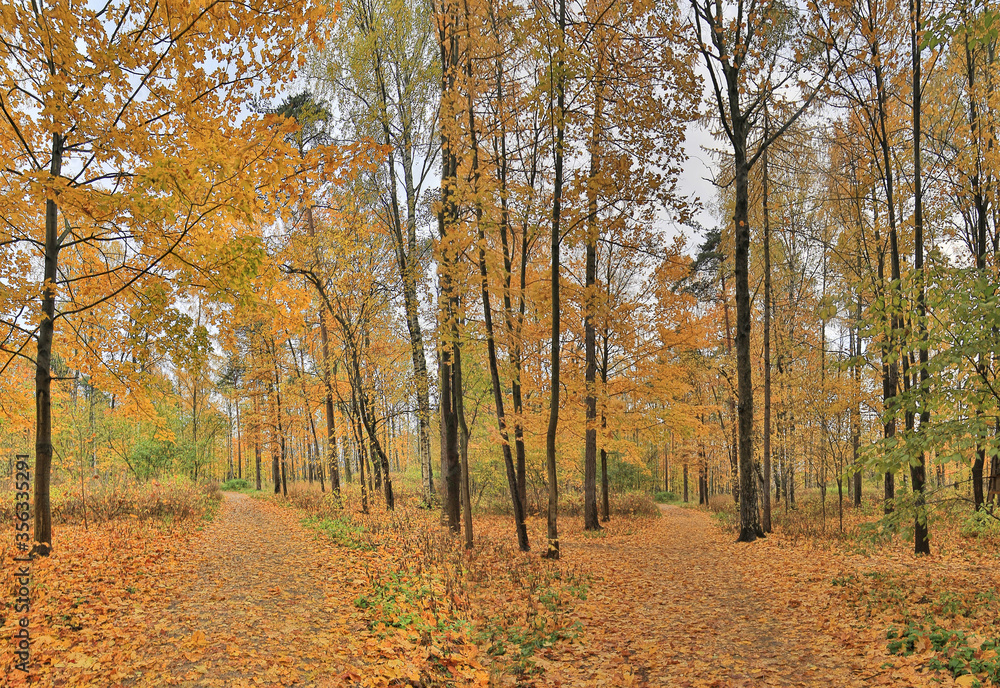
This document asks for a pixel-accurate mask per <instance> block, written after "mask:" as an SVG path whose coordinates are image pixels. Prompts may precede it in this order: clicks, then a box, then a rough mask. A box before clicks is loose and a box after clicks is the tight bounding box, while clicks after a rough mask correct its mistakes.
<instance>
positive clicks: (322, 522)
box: [302, 514, 371, 550]
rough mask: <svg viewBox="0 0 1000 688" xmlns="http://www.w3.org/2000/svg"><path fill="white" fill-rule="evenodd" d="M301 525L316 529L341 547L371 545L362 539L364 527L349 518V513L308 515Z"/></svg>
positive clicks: (363, 547)
mask: <svg viewBox="0 0 1000 688" xmlns="http://www.w3.org/2000/svg"><path fill="white" fill-rule="evenodd" d="M302 525H304V526H306V527H307V528H313V529H314V530H318V531H320V532H321V533H323V534H324V535H326V536H327V537H329V538H330V539H331V540H333V541H334V542H336V543H337V544H338V545H340V546H341V547H346V548H348V549H359V550H370V549H371V546H370V545H369V543H368V542H367V541H365V540H364V539H363V537H362V536H363V535H364V532H365V529H364V528H363V527H362V526H360V525H357V524H356V523H354V522H353V521H352V520H351V517H350V515H349V514H340V515H339V516H334V517H328V516H327V517H324V516H308V517H306V518H304V519H303V520H302Z"/></svg>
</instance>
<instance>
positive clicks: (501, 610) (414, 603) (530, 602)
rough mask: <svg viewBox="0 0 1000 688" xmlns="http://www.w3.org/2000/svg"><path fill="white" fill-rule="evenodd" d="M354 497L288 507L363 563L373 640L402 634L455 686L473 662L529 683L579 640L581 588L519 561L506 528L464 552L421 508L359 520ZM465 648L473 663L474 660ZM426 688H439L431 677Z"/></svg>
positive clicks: (304, 498) (412, 503)
mask: <svg viewBox="0 0 1000 688" xmlns="http://www.w3.org/2000/svg"><path fill="white" fill-rule="evenodd" d="M353 487H354V486H347V487H345V489H344V491H343V495H342V501H343V503H344V504H346V508H341V507H340V502H338V501H337V500H336V498H335V497H333V496H332V495H330V494H329V493H328V494H327V495H323V494H322V493H320V492H319V491H318V490H315V489H313V490H309V489H308V488H307V487H303V488H301V489H296V490H294V491H293V490H292V489H291V488H290V489H289V500H288V501H289V502H291V503H292V504H293V505H295V506H296V507H298V508H300V509H302V510H303V511H305V513H306V515H307V516H306V523H307V525H309V526H311V527H314V528H316V529H317V530H320V531H321V532H323V533H324V534H326V535H327V536H329V537H330V538H331V539H333V540H334V541H335V542H337V543H338V544H340V545H341V546H343V547H345V548H348V549H351V550H355V551H358V552H361V553H364V556H363V557H362V558H361V559H360V560H359V561H360V566H362V567H363V570H364V576H365V578H366V579H367V583H368V585H367V589H366V591H365V592H364V594H362V595H360V596H359V597H358V598H357V599H356V600H355V606H356V607H357V608H358V609H360V610H362V611H363V612H364V615H365V619H366V623H367V624H368V628H369V630H370V631H371V632H372V633H373V634H375V635H376V637H380V638H389V637H394V638H395V637H398V636H399V635H400V634H402V635H403V636H405V638H406V641H407V642H408V643H412V644H413V645H417V646H421V647H424V648H427V649H426V652H427V654H428V656H429V657H430V658H431V664H430V665H429V666H432V667H435V671H436V672H437V673H438V674H439V675H441V676H449V675H450V676H452V678H457V676H456V675H455V672H460V671H461V667H463V666H466V667H467V666H469V662H470V661H472V663H473V664H475V663H477V662H483V663H484V664H485V665H488V666H489V668H490V670H491V671H492V672H493V673H494V674H503V673H507V674H514V675H517V676H527V675H530V674H532V673H533V671H534V666H535V665H534V661H533V656H534V655H535V653H536V652H537V651H538V650H539V649H541V648H545V647H549V646H551V645H553V644H554V643H557V642H559V641H560V640H565V639H569V638H573V637H575V636H576V634H577V633H578V632H579V627H578V625H577V624H576V623H575V622H573V621H572V619H571V615H570V614H569V612H570V610H571V609H572V607H573V605H574V603H575V602H576V601H577V600H579V599H583V598H584V597H585V596H586V591H587V581H586V580H585V578H584V577H583V576H582V575H581V574H580V573H579V572H577V571H575V570H572V569H569V568H568V567H566V566H564V565H561V564H559V563H558V562H550V561H548V560H543V559H541V558H540V557H538V556H537V554H525V553H522V552H519V551H518V550H517V549H516V547H515V546H513V545H512V544H511V540H512V538H511V533H510V532H509V531H510V528H509V524H508V523H507V520H506V519H492V518H490V517H480V518H478V519H476V522H475V525H476V528H477V537H476V540H475V547H474V548H473V549H472V550H466V549H465V548H464V541H463V540H462V539H461V538H458V537H454V536H452V535H450V534H448V532H447V530H446V529H445V528H443V527H442V526H441V525H440V521H439V517H440V514H439V512H438V511H437V510H427V509H420V508H418V504H417V502H418V499H417V497H416V496H415V495H407V494H405V493H404V494H402V495H398V496H397V504H396V509H395V511H392V512H386V511H385V510H384V507H383V506H382V505H381V503H380V502H379V503H373V504H372V505H371V508H370V509H369V513H367V514H363V513H359V511H358V510H357V507H358V506H359V502H358V500H357V497H358V495H357V494H356V493H355V491H354V490H353ZM281 501H283V500H281ZM654 508H655V507H654ZM470 647H474V648H476V650H475V653H474V654H478V655H479V656H480V659H479V660H471V658H470V656H469V655H470V649H469V648H470ZM483 657H486V658H487V659H486V660H483V659H482V658H483ZM422 680H423V681H424V682H425V683H421V685H425V684H426V685H438V683H437V682H436V681H437V679H436V678H434V677H430V676H425V677H423V678H422ZM442 685H450V683H449V682H448V681H446V682H445V683H444V684H442Z"/></svg>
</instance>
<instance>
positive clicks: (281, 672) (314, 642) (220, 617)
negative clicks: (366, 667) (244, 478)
mask: <svg viewBox="0 0 1000 688" xmlns="http://www.w3.org/2000/svg"><path fill="white" fill-rule="evenodd" d="M343 556H344V554H343V551H342V550H337V549H336V548H333V547H331V546H330V545H329V544H328V543H327V542H325V541H324V539H323V538H318V537H317V536H315V535H314V534H313V533H311V532H308V531H306V530H304V529H303V528H302V527H301V526H300V525H299V523H298V519H297V516H296V515H295V514H294V512H291V511H288V510H285V509H282V508H280V507H278V506H275V505H273V504H270V503H267V502H263V501H260V500H255V499H251V498H249V497H246V496H245V495H241V494H234V493H225V497H224V501H223V504H222V512H221V513H220V514H219V516H218V517H217V518H216V520H215V521H214V522H213V523H212V524H211V525H210V526H209V527H208V528H206V529H205V531H204V533H203V534H202V536H201V537H199V538H197V539H196V540H195V543H194V545H193V550H192V551H191V555H190V557H189V558H188V560H187V561H186V562H185V569H186V570H185V571H183V572H182V573H183V576H182V577H181V578H179V579H180V580H184V581H186V583H185V584H183V586H182V587H181V588H180V589H178V590H176V592H175V595H174V596H173V599H172V600H170V601H165V602H166V604H165V606H163V607H162V608H161V609H159V610H157V611H155V612H154V613H152V614H149V615H147V616H146V617H145V618H142V619H135V620H134V623H135V626H134V627H135V628H136V630H137V631H138V632H141V633H144V634H146V636H147V637H148V638H149V642H148V643H147V644H146V646H145V648H144V650H143V651H142V652H141V654H140V656H139V657H137V660H136V663H135V666H136V667H137V668H138V671H137V672H136V674H135V675H134V676H133V677H132V683H133V685H139V686H167V685H178V686H194V685H197V686H247V685H281V686H288V685H319V686H326V685H331V686H332V685H343V683H344V682H343V681H340V680H339V679H338V677H339V676H340V675H341V674H343V672H344V671H345V669H346V668H347V667H349V666H350V665H351V658H350V652H349V646H348V644H347V643H346V642H344V640H345V639H346V638H349V637H350V636H351V634H353V633H354V632H355V631H357V630H359V627H358V626H357V623H358V622H357V621H356V620H353V619H352V616H351V611H353V609H354V607H353V604H352V600H353V598H354V597H355V596H356V593H355V592H354V591H355V589H356V588H357V587H358V586H359V585H360V584H361V581H355V580H354V574H355V573H356V572H352V568H353V567H351V566H350V565H349V564H348V563H347V562H344V563H345V565H344V566H339V567H338V566H335V565H331V563H332V562H334V563H335V562H336V561H337V559H338V558H342V557H343ZM338 572H339V573H341V574H342V577H341V576H338Z"/></svg>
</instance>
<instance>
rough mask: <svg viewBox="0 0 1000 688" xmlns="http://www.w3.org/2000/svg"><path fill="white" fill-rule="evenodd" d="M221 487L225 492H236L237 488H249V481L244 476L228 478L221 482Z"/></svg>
mask: <svg viewBox="0 0 1000 688" xmlns="http://www.w3.org/2000/svg"><path fill="white" fill-rule="evenodd" d="M221 489H222V490H224V491H227V492H238V491H239V490H249V489H250V481H249V480H247V479H246V478H230V479H229V480H227V481H226V482H224V483H222V486H221Z"/></svg>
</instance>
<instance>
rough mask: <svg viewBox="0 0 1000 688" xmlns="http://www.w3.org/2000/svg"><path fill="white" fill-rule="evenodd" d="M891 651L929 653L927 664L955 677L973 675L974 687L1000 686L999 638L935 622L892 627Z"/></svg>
mask: <svg viewBox="0 0 1000 688" xmlns="http://www.w3.org/2000/svg"><path fill="white" fill-rule="evenodd" d="M886 639H887V640H888V641H889V642H888V649H889V652H892V653H893V654H899V655H904V656H908V655H912V654H915V653H916V654H928V655H930V658H929V659H928V660H927V666H928V667H929V668H931V669H936V670H938V671H947V672H948V673H949V674H951V676H952V678H958V677H960V676H967V675H968V676H972V677H974V681H973V683H972V685H973V686H977V685H979V686H988V685H994V686H995V685H1000V637H995V638H991V639H987V638H983V637H981V636H978V635H976V634H975V633H969V632H965V631H952V630H948V629H945V628H941V627H940V626H938V625H937V624H935V623H933V622H929V623H910V624H907V625H906V626H905V627H903V628H898V627H892V628H890V629H889V631H888V632H887V633H886Z"/></svg>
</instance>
